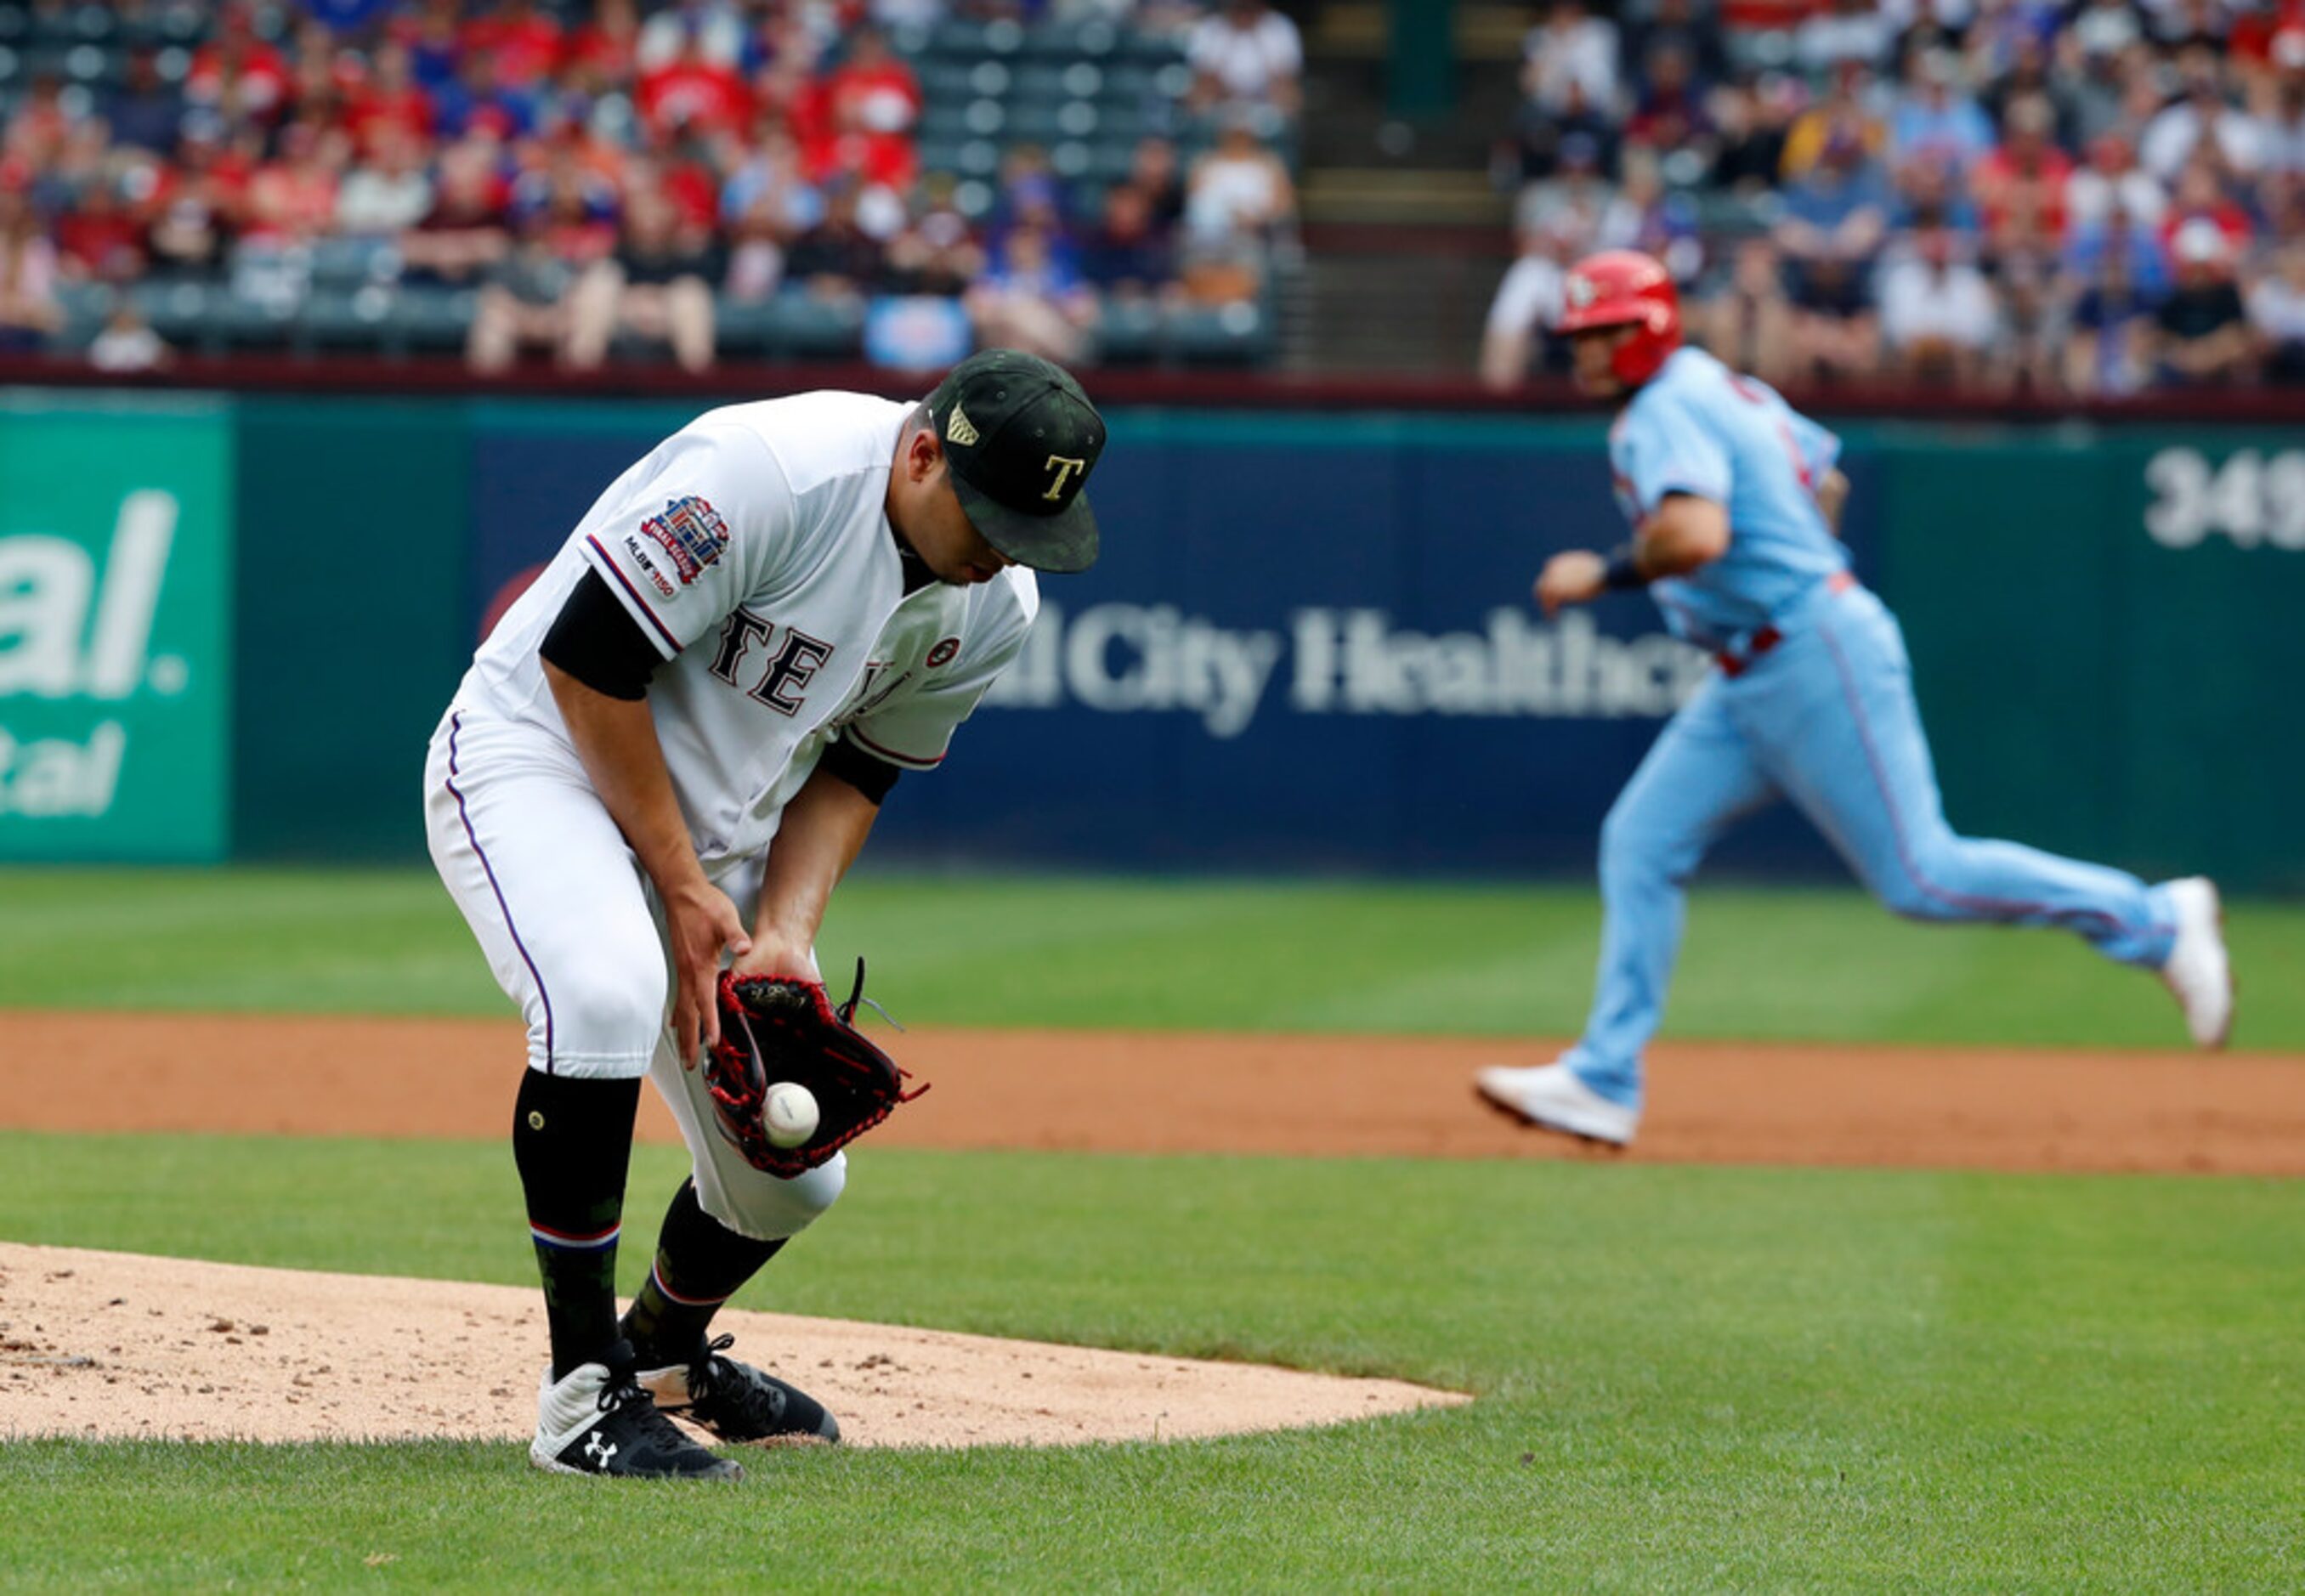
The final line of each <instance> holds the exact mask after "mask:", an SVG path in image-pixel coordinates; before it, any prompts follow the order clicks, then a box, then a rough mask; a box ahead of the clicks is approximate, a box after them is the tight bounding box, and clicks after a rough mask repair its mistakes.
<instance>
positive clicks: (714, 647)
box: [425, 392, 1039, 1240]
mask: <svg viewBox="0 0 2305 1596" xmlns="http://www.w3.org/2000/svg"><path fill="white" fill-rule="evenodd" d="M913 408H914V407H913V406H911V405H909V404H904V403H891V402H889V401H887V400H882V399H877V398H873V397H871V396H869V395H858V394H843V393H829V392H821V393H812V394H802V395H795V396H793V397H790V398H786V399H774V400H769V401H765V402H762V403H754V404H737V405H730V406H727V407H726V408H723V409H720V410H715V411H711V412H707V413H706V414H704V415H702V416H700V417H699V418H697V420H694V421H693V422H691V423H690V424H689V425H688V426H686V427H685V428H683V429H681V430H680V431H678V432H676V433H675V434H674V435H673V436H672V437H669V438H667V439H666V440H665V441H664V442H663V443H662V444H660V445H659V446H657V447H656V448H655V449H653V450H651V452H650V453H649V454H648V455H647V456H646V457H644V458H643V459H642V460H641V461H640V462H639V463H637V464H635V465H634V467H633V468H632V469H631V470H629V471H626V472H625V474H624V475H623V476H621V477H619V478H617V480H616V481H615V482H614V483H612V484H610V485H609V487H608V490H607V491H606V492H605V493H603V494H602V495H601V496H600V498H599V499H598V500H597V501H595V503H594V504H593V505H592V508H591V511H590V512H589V513H588V514H586V515H585V517H584V519H583V522H581V523H579V525H578V526H577V528H576V530H575V531H574V533H572V534H571V535H570V537H569V539H568V540H567V542H566V544H565V545H563V547H562V548H561V550H560V552H559V554H558V555H557V556H555V557H554V559H553V560H552V562H551V564H550V565H548V566H547V567H546V568H545V570H544V573H543V574H542V575H541V576H540V577H539V578H538V579H537V581H536V582H535V583H534V585H533V586H532V587H531V588H530V589H529V590H528V591H527V592H526V593H525V594H523V596H522V597H521V599H519V601H518V602H517V603H515V605H514V606H513V607H511V608H510V609H509V610H508V611H506V614H505V616H504V618H503V619H502V620H501V621H500V622H499V623H498V625H497V627H496V629H495V631H493V632H490V633H489V637H488V639H487V641H485V642H483V643H482V644H481V649H480V651H479V653H478V654H477V655H476V656H475V657H474V658H473V661H472V668H471V670H470V671H468V672H467V673H466V674H465V676H464V682H463V683H462V684H461V685H460V686H459V687H458V688H457V691H456V695H455V700H454V701H453V702H452V703H451V704H450V706H449V709H448V713H447V716H446V717H444V718H443V719H442V721H441V723H440V726H439V729H438V731H436V732H435V733H434V734H433V738H432V745H431V751H430V759H429V760H427V762H426V767H425V818H426V830H427V834H428V837H429V840H430V845H431V850H432V859H433V862H434V864H435V865H436V866H437V867H438V870H439V872H440V877H441V879H442V880H443V881H445V882H446V883H447V887H448V890H449V892H450V894H451V895H452V896H454V897H455V900H456V903H457V905H458V907H460V908H461V909H462V910H463V911H464V918H465V919H466V920H467V921H470V922H471V924H472V930H473V932H474V933H475V935H477V936H478V937H479V938H480V941H481V947H482V948H483V949H484V950H485V952H486V953H487V955H488V958H489V966H490V968H491V969H492V970H493V971H494V972H495V973H496V977H497V981H498V984H499V985H500V986H502V987H503V988H504V989H505V991H506V993H507V994H509V995H510V996H511V997H513V998H514V999H515V1001H516V1002H518V1003H519V1005H520V1006H521V1012H522V1013H523V1015H525V1016H526V1018H527V1021H528V1048H529V1063H530V1065H531V1066H532V1067H533V1068H536V1069H540V1070H543V1071H546V1072H548V1073H553V1074H569V1075H580V1076H597V1077H603V1078H631V1077H633V1076H636V1075H639V1074H642V1073H644V1072H645V1073H648V1074H652V1075H653V1076H654V1078H655V1080H656V1082H657V1085H658V1088H659V1091H662V1092H663V1094H664V1097H665V1099H666V1100H667V1101H668V1103H670V1104H671V1106H672V1108H673V1112H674V1115H675V1117H676V1118H677V1119H678V1120H679V1122H680V1126H681V1131H682V1134H683V1135H684V1137H685V1139H686V1141H687V1143H688V1146H689V1150H690V1151H691V1153H692V1154H693V1157H694V1159H695V1164H696V1170H695V1178H696V1190H697V1195H698V1198H699V1199H700V1201H702V1205H703V1207H704V1210H705V1211H706V1212H708V1213H710V1215H712V1217H713V1218H717V1219H719V1221H720V1222H721V1223H722V1224H724V1225H727V1226H728V1227H730V1228H732V1229H734V1230H736V1231H738V1232H740V1233H742V1234H744V1235H752V1236H755V1237H758V1238H760V1239H762V1240H769V1239H774V1238H777V1237H779V1236H786V1235H793V1234H795V1232H797V1231H798V1230H800V1229H801V1228H802V1227H804V1226H805V1225H806V1224H807V1223H808V1222H809V1221H810V1220H811V1219H812V1218H815V1216H816V1215H817V1214H818V1213H820V1212H821V1211H822V1210H824V1209H825V1208H826V1207H828V1206H829V1205H830V1203H831V1201H832V1200H833V1198H834V1197H836V1196H838V1193H839V1190H840V1186H841V1183H842V1181H843V1179H844V1171H845V1160H844V1159H840V1158H835V1159H833V1160H832V1161H831V1162H829V1163H828V1164H826V1165H825V1166H823V1167H821V1168H819V1169H815V1170H812V1171H811V1172H810V1173H809V1174H807V1175H805V1176H801V1177H800V1178H799V1179H797V1180H791V1181H780V1180H778V1179H776V1178H775V1177H774V1176H769V1175H766V1174H764V1173H762V1172H761V1171H760V1170H757V1169H754V1168H753V1167H752V1166H751V1165H749V1164H747V1163H745V1162H744V1159H742V1158H741V1157H740V1156H738V1155H737V1153H736V1150H735V1149H733V1148H732V1147H730V1146H729V1145H727V1142H725V1141H724V1140H723V1138H722V1137H721V1136H720V1135H719V1132H718V1130H717V1128H716V1126H715V1122H714V1119H713V1116H712V1109H711V1104H710V1099H708V1098H707V1097H706V1095H705V1090H704V1085H703V1074H702V1071H699V1070H688V1069H684V1068H683V1067H682V1065H681V1062H680V1060H679V1059H678V1058H677V1057H676V1056H675V1053H676V1049H675V1048H674V1047H673V1045H672V1040H671V1037H670V1033H669V1030H668V1024H667V1015H668V1006H669V1001H670V995H671V985H672V981H671V973H670V964H669V955H668V950H667V948H666V947H665V943H664V938H663V930H662V922H661V910H660V907H659V905H658V904H657V903H656V901H655V894H654V891H653V889H652V887H651V884H650V883H649V881H648V879H647V877H646V874H645V872H644V871H643V870H642V869H641V867H640V864H639V862H638V861H637V859H635V857H634V854H633V852H632V850H631V849H630V848H629V847H627V846H626V845H625V839H624V836H623V833H622V832H621V831H620V830H619V829H618V828H617V823H616V820H615V819H614V818H613V817H611V816H610V815H609V813H608V809H607V807H606V805H604V804H603V803H602V802H601V801H600V796H599V794H597V793H595V792H594V790H593V788H592V785H591V781H590V780H589V779H588V778H587V777H586V776H585V773H584V768H583V762H582V760H580V759H579V758H578V756H577V752H576V749H575V745H574V743H573V742H572V741H571V740H570V738H569V734H568V730H567V726H566V724H565V723H564V722H563V721H562V719H561V717H560V713H559V709H558V708H557V705H556V703H555V702H554V700H553V697H552V693H551V690H550V688H549V685H548V684H547V683H546V681H545V677H544V670H543V665H542V663H541V661H540V658H539V654H538V649H539V647H540V644H541V643H542V642H543V641H544V637H545V634H546V633H547V632H549V630H550V629H551V626H552V624H553V622H554V620H555V619H556V618H557V616H558V615H559V613H560V610H561V607H562V606H563V605H564V604H565V603H566V601H567V599H568V597H569V595H570V593H571V592H572V591H573V590H574V589H575V587H576V586H577V584H578V583H579V582H581V581H583V577H584V574H585V573H586V572H588V571H591V572H597V573H599V574H600V576H601V577H602V579H603V580H605V582H607V584H608V587H609V589H610V590H612V591H613V592H614V593H615V594H616V596H617V599H619V600H620V601H621V602H622V603H623V605H624V606H625V609H626V610H627V611H628V612H629V613H630V615H631V616H632V618H633V620H634V622H635V624H638V625H639V626H640V627H641V628H642V631H643V632H646V634H647V635H648V636H649V637H650V638H651V640H653V641H654V642H655V643H656V646H657V648H658V650H659V652H660V653H661V654H662V655H663V656H664V657H665V659H666V662H667V663H665V664H664V665H662V666H659V668H658V669H657V671H656V673H655V675H654V676H653V678H652V680H651V683H650V686H649V691H648V699H649V703H650V706H651V710H652V711H653V714H654V717H655V721H656V728H657V736H658V740H659V743H661V745H662V747H663V750H664V757H665V763H666V765H667V767H668V769H669V770H670V772H671V776H672V785H673V790H674V793H675V794H676V796H677V798H678V800H679V802H680V808H681V812H682V814H683V816H684V817H685V819H686V820H687V822H688V828H689V834H690V836H691V838H692V840H693V842H694V844H695V846H696V852H697V856H698V858H699V860H700V861H701V862H702V864H703V867H704V870H705V873H706V874H707V875H708V876H709V877H710V878H711V879H712V880H713V881H714V882H715V883H716V884H717V885H718V886H719V887H720V888H721V889H722V890H723V891H725V892H727V894H728V895H729V896H730V897H731V898H733V899H734V900H735V901H736V904H737V906H738V908H739V909H740V910H742V911H743V912H744V913H746V915H747V916H748V917H749V915H750V913H752V910H753V907H754V904H755V901H756V898H757V895H758V891H759V883H760V879H761V866H762V862H763V858H764V855H765V854H766V853H767V851H768V848H769V845H770V843H771V842H773V841H774V840H775V837H776V834H777V827H778V820H779V819H780V818H781V816H782V813H783V811H784V806H785V805H786V804H787V802H790V801H791V799H792V797H793V795H794V794H796V793H797V792H798V791H799V790H800V788H801V786H802V785H803V784H804V782H806V781H807V779H808V777H809V775H810V773H811V772H812V770H813V769H814V768H815V767H816V763H817V760H818V758H819V756H820V755H821V753H822V752H823V751H824V750H825V748H826V747H828V746H829V744H830V743H832V742H833V740H834V739H836V738H838V737H843V736H845V737H846V738H847V739H849V740H850V741H852V742H854V743H856V744H857V745H858V746H859V747H861V748H863V750H864V751H867V752H869V753H871V754H872V755H874V756H875V757H877V758H879V759H881V760H886V761H888V762H889V763H891V764H894V765H897V766H902V767H906V768H914V769H925V768H930V767H932V766H934V765H935V764H937V763H938V761H940V760H941V759H942V758H943V757H944V751H945V747H946V744H947V743H948V742H949V741H950V739H951V736H952V732H953V728H954V727H956V726H958V725H959V724H960V723H961V722H962V721H963V720H965V719H966V718H967V717H968V715H969V712H970V711H971V710H972V709H974V708H975V706H976V702H977V700H979V699H980V698H982V696H983V694H984V692H985V690H986V689H987V688H988V687H990V686H991V683H992V681H993V679H994V678H995V677H996V676H998V675H999V673H1000V671H1001V669H1002V668H1003V667H1004V666H1007V665H1008V662H1009V661H1010V660H1011V659H1013V658H1016V653H1017V651H1018V649H1020V648H1022V646H1023V644H1024V641H1025V632H1026V631H1027V630H1028V629H1029V628H1030V626H1031V624H1032V621H1033V614H1034V613H1035V611H1036V609H1037V607H1038V604H1039V598H1038V590H1037V589H1036V588H1035V586H1034V583H1033V575H1032V573H1031V572H1029V571H1027V570H1025V569H1024V568H1023V567H1021V566H1012V567H1010V568H1008V569H1007V570H1005V571H1003V572H1002V573H1000V574H999V576H998V577H996V578H994V579H993V580H992V581H991V582H982V583H980V584H977V585H974V586H971V587H966V588H961V587H953V586H949V585H947V584H945V583H941V582H931V583H930V584H929V585H927V586H925V587H922V588H919V589H918V590H915V591H914V592H912V593H911V594H909V595H907V594H906V592H905V590H904V586H905V582H904V571H903V565H902V561H901V559H900V556H899V554H898V549H897V540H896V535H895V533H894V531H892V530H891V528H890V527H889V519H888V514H887V509H886V496H887V492H888V482H889V470H890V466H891V463H892V462H893V461H894V459H895V456H896V452H897V444H898V441H899V439H900V437H901V436H902V434H903V429H904V425H905V421H906V417H907V416H908V415H910V414H911V412H912V410H913Z"/></svg>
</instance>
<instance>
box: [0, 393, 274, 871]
mask: <svg viewBox="0 0 2305 1596" xmlns="http://www.w3.org/2000/svg"><path fill="white" fill-rule="evenodd" d="M231 460H232V437H231V426H230V420H229V418H228V416H227V414H226V413H225V412H224V411H223V410H222V409H220V408H219V409H215V410H210V409H207V408H204V407H200V406H197V405H193V406H186V405H176V406H170V407H167V408H165V409H129V408H122V407H119V406H117V405H111V406H102V407H98V406H88V407H81V406H75V405H71V404H68V403H60V402H59V401H57V400H56V399H55V397H54V396H53V395H22V396H18V397H16V398H15V399H13V401H12V402H10V403H5V404H4V405H0V858H8V859H166V860H207V859H216V858H219V857H221V856H222V855H223V853H224V852H225V845H226V842H227V840H228V839H227V835H226V834H227V830H228V828H227V825H226V819H225V817H226V807H225V801H226V788H227V776H228V772H227V749H226V734H227V731H228V715H229V707H230V699H231V692H230V687H231V683H230V679H229V666H230V660H231V643H230V615H229V608H230V599H229V574H230V571H229V564H230V562H229V529H228V523H227V520H226V514H225V511H226V506H227V505H228V503H229V500H230V486H231Z"/></svg>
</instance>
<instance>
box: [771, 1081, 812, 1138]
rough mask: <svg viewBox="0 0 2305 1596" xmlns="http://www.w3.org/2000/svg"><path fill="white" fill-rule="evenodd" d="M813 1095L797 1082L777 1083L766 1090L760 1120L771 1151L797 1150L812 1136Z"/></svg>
mask: <svg viewBox="0 0 2305 1596" xmlns="http://www.w3.org/2000/svg"><path fill="white" fill-rule="evenodd" d="M816 1117H817V1110H816V1093H814V1092H812V1091H810V1090H809V1089H808V1088H807V1087H805V1086H803V1085H802V1084H801V1083H800V1082H797V1081H779V1082H777V1083H776V1084H775V1085H774V1086H771V1087H770V1088H769V1099H768V1102H767V1103H766V1104H765V1105H764V1106H763V1107H762V1108H761V1122H762V1123H763V1124H765V1125H767V1126H768V1127H769V1142H770V1145H771V1146H775V1147H798V1146H800V1145H801V1144H802V1143H804V1142H806V1141H807V1140H808V1139H809V1138H810V1137H811V1136H813V1135H815V1134H816Z"/></svg>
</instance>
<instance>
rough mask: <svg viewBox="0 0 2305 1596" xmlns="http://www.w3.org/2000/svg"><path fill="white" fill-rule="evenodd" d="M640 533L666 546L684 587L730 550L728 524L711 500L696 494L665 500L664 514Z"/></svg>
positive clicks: (653, 517)
mask: <svg viewBox="0 0 2305 1596" xmlns="http://www.w3.org/2000/svg"><path fill="white" fill-rule="evenodd" d="M641 531H642V532H644V533H646V534H647V535H648V536H649V537H651V538H653V539H656V540H657V542H659V544H661V545H663V547H664V551H665V553H666V554H667V555H668V556H671V559H672V565H673V569H674V571H676V573H678V574H679V577H680V585H681V586H682V587H686V586H687V585H688V584H689V583H690V582H694V581H695V580H696V579H697V578H698V577H699V576H701V575H702V574H703V573H704V568H705V567H706V566H707V565H711V564H713V563H714V562H715V561H717V560H718V559H719V557H720V551H721V550H722V549H724V548H727V547H728V523H727V522H725V521H723V520H721V519H720V512H719V511H718V510H715V509H714V508H713V507H712V505H711V502H710V500H708V499H704V498H702V497H698V496H697V495H695V494H691V495H689V496H688V497H686V498H676V499H668V500H666V501H665V506H664V513H663V514H660V515H651V516H650V517H649V518H648V519H647V520H646V521H643V522H641Z"/></svg>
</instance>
